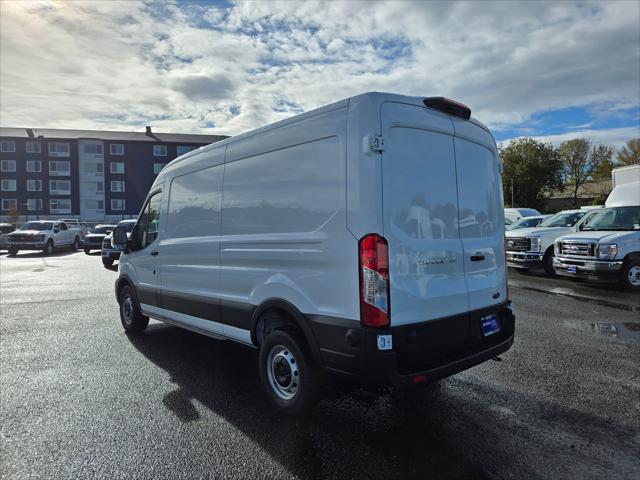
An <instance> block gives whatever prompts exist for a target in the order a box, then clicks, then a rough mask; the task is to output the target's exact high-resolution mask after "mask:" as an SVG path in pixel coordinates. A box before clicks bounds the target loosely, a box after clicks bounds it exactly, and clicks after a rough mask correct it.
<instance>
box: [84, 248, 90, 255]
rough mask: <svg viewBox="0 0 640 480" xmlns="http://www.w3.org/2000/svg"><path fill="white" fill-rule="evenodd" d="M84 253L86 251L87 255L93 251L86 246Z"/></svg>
mask: <svg viewBox="0 0 640 480" xmlns="http://www.w3.org/2000/svg"><path fill="white" fill-rule="evenodd" d="M84 253H85V255H89V254H90V253H91V249H90V248H87V247H84Z"/></svg>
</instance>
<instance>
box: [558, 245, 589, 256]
mask: <svg viewBox="0 0 640 480" xmlns="http://www.w3.org/2000/svg"><path fill="white" fill-rule="evenodd" d="M558 253H559V254H560V255H575V256H580V257H595V256H596V244H595V243H587V242H560V251H559V252H558Z"/></svg>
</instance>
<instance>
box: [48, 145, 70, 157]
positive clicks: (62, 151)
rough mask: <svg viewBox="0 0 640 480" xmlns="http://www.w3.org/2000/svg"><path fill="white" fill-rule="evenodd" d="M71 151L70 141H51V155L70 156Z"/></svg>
mask: <svg viewBox="0 0 640 480" xmlns="http://www.w3.org/2000/svg"><path fill="white" fill-rule="evenodd" d="M69 152H70V148H69V142H49V156H50V157H68V156H69Z"/></svg>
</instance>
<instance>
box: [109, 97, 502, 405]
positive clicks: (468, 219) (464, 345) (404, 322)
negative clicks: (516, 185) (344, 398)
mask: <svg viewBox="0 0 640 480" xmlns="http://www.w3.org/2000/svg"><path fill="white" fill-rule="evenodd" d="M470 115H471V111H470V110H469V109H468V108H467V107H466V106H464V105H462V104H459V103H457V102H453V101H451V100H448V99H445V98H442V97H429V98H423V97H407V96H400V95H393V94H386V93H367V94H363V95H359V96H356V97H353V98H349V99H346V100H343V101H340V102H337V103H333V104H331V105H327V106H325V107H322V108H319V109H317V110H313V111H309V112H306V113H303V114H301V115H297V116H295V117H292V118H290V119H287V120H284V121H281V122H278V123H274V124H272V125H269V126H266V127H263V128H260V129H258V130H254V131H251V132H249V133H245V134H242V135H239V136H237V137H233V138H229V139H225V140H223V141H220V142H217V143H214V144H211V145H209V146H206V147H203V148H200V149H198V150H196V151H193V152H189V153H187V154H185V155H183V156H181V157H179V158H177V159H175V160H173V161H172V162H171V163H169V164H168V165H167V166H166V167H165V168H164V169H163V170H162V172H160V174H159V175H158V177H157V178H156V180H155V183H154V184H153V186H152V188H151V190H150V191H149V194H148V197H147V199H146V202H145V204H144V207H143V208H142V211H141V213H140V216H139V218H138V221H137V223H136V226H135V227H134V229H133V232H132V233H131V236H130V238H129V239H127V235H126V232H125V231H124V229H121V228H116V229H115V230H114V232H113V239H112V243H113V245H114V247H115V248H118V249H120V250H121V251H122V253H123V254H122V256H121V258H120V264H119V276H118V279H117V281H116V285H115V294H116V298H117V300H118V302H119V304H120V317H121V322H122V325H123V327H124V329H125V330H126V331H127V332H137V331H141V330H144V329H145V328H146V327H147V324H148V321H149V317H152V318H154V319H157V320H160V321H162V322H166V323H169V324H173V325H177V326H179V327H182V328H186V329H189V330H192V331H194V332H198V333H201V334H204V335H208V336H210V337H214V338H218V339H227V340H233V341H236V342H240V343H242V344H245V345H247V346H249V347H253V348H257V349H259V351H260V354H259V370H258V372H259V376H260V378H261V380H262V382H263V384H264V387H265V391H266V393H267V397H268V399H269V400H270V402H271V403H272V404H273V405H274V406H275V407H277V408H278V409H279V410H281V411H283V412H286V413H289V414H297V413H299V412H302V411H303V410H306V409H308V408H309V407H310V406H312V405H313V404H314V402H315V401H316V400H317V398H318V395H319V393H320V387H321V386H322V383H323V381H324V380H325V379H326V378H327V375H329V374H331V375H333V374H335V375H340V376H342V377H346V378H347V379H351V380H350V381H352V382H358V383H359V382H363V383H366V384H371V385H383V386H396V387H401V386H408V385H414V384H420V383H427V382H432V381H435V380H437V379H440V378H443V377H446V376H448V375H452V374H455V373H457V372H460V371H462V370H464V369H467V368H470V367H472V366H474V365H477V364H479V363H481V362H484V361H486V360H489V359H491V358H493V357H495V356H497V355H499V354H500V353H502V352H504V351H506V350H508V349H509V347H510V346H511V344H512V342H513V336H514V316H513V313H512V311H511V308H510V303H509V300H508V291H507V276H506V269H505V250H504V214H503V208H504V205H503V199H502V186H501V179H500V164H499V159H498V153H497V149H496V144H495V142H494V139H493V137H492V135H491V133H490V132H489V130H488V129H487V128H486V127H485V126H484V125H482V124H481V123H480V122H478V121H476V120H474V119H472V118H471V117H470Z"/></svg>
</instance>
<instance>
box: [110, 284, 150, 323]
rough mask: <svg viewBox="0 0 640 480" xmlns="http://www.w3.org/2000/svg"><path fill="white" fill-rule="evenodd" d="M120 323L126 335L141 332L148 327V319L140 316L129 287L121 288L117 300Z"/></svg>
mask: <svg viewBox="0 0 640 480" xmlns="http://www.w3.org/2000/svg"><path fill="white" fill-rule="evenodd" d="M118 300H119V303H120V321H121V322H122V326H123V327H124V330H125V331H126V332H127V333H137V332H141V331H142V330H144V329H145V328H147V325H149V317H146V316H144V315H142V313H141V312H140V308H139V307H138V303H137V302H136V299H135V298H134V296H133V292H132V290H131V287H130V286H129V285H126V286H124V287H122V290H121V291H120V296H119V298H118Z"/></svg>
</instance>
